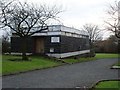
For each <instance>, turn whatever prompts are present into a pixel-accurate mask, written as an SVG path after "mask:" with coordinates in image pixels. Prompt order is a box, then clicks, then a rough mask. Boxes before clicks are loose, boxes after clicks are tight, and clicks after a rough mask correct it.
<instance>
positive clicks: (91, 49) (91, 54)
mask: <svg viewBox="0 0 120 90" xmlns="http://www.w3.org/2000/svg"><path fill="white" fill-rule="evenodd" d="M94 56H95V51H94V47H93V43H92V41H91V40H90V57H94Z"/></svg>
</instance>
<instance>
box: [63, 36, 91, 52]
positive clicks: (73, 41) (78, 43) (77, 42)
mask: <svg viewBox="0 0 120 90" xmlns="http://www.w3.org/2000/svg"><path fill="white" fill-rule="evenodd" d="M87 44H88V45H89V39H88V38H76V37H68V36H61V53H66V52H74V51H80V50H87V49H89V46H88V45H87Z"/></svg>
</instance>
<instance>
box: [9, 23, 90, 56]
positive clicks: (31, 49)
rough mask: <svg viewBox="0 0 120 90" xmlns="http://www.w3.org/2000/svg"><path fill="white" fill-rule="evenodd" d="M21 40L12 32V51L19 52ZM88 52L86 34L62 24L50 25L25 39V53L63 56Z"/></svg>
mask: <svg viewBox="0 0 120 90" xmlns="http://www.w3.org/2000/svg"><path fill="white" fill-rule="evenodd" d="M21 40H22V39H21V38H20V37H18V36H16V35H15V34H14V33H13V35H12V37H11V51H12V52H13V53H21V42H22V41H21ZM89 52H90V46H89V37H88V35H87V34H85V32H83V31H82V30H78V29H75V28H71V27H66V26H63V25H51V26H49V27H48V30H45V31H42V32H40V33H36V34H34V35H33V36H31V37H29V38H28V39H27V53H33V54H45V55H48V56H52V57H56V58H65V57H70V56H76V55H80V54H86V53H89Z"/></svg>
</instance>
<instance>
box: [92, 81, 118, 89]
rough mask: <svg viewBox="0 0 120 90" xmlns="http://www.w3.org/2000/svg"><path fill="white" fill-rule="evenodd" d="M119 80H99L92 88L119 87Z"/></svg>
mask: <svg viewBox="0 0 120 90" xmlns="http://www.w3.org/2000/svg"><path fill="white" fill-rule="evenodd" d="M119 85H120V81H101V82H99V83H98V84H97V85H96V86H95V87H94V88H95V89H98V88H112V89H114V88H116V89H118V88H119V89H120V86H119Z"/></svg>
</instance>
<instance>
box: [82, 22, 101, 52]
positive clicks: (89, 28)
mask: <svg viewBox="0 0 120 90" xmlns="http://www.w3.org/2000/svg"><path fill="white" fill-rule="evenodd" d="M82 30H84V31H85V33H87V34H88V36H89V41H90V52H91V54H92V53H93V43H94V42H95V41H97V40H102V34H101V30H100V29H99V27H98V26H97V25H93V24H85V25H83V28H82Z"/></svg>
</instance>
